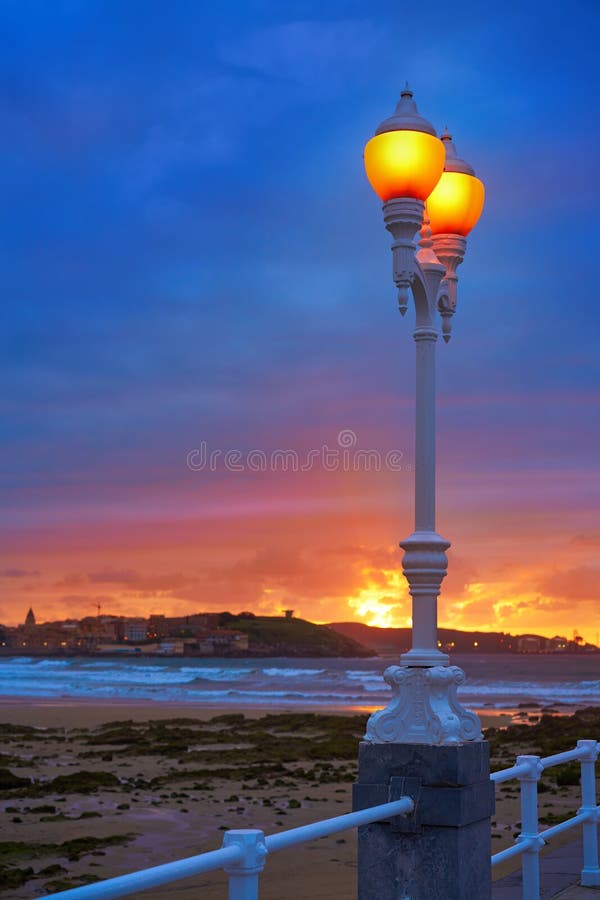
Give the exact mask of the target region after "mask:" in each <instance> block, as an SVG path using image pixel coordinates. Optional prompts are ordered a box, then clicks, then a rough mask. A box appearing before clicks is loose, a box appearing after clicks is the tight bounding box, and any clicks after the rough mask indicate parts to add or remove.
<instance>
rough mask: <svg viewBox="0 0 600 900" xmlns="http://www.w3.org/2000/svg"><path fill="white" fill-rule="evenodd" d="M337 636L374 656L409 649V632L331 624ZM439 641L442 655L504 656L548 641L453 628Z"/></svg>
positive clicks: (531, 649) (569, 648)
mask: <svg viewBox="0 0 600 900" xmlns="http://www.w3.org/2000/svg"><path fill="white" fill-rule="evenodd" d="M329 627H330V628H331V629H332V630H333V631H337V632H338V634H343V635H344V636H345V637H348V638H352V639H353V640H355V641H359V642H360V643H361V644H362V645H363V646H364V647H369V648H370V649H371V650H374V651H375V652H376V653H398V652H400V653H403V652H405V651H407V650H409V649H410V646H411V630H410V628H374V627H372V626H369V625H363V623H362V622H333V623H332V624H331V625H330V626H329ZM438 638H439V640H440V642H441V644H442V649H443V650H444V651H451V652H452V653H507V652H515V653H516V652H519V651H520V652H526V653H527V652H536V650H535V649H534V648H535V644H536V642H538V643H539V649H540V650H544V649H545V648H547V643H548V642H547V639H546V638H544V637H541V636H540V635H511V634H504V632H501V631H458V630H456V629H454V628H438ZM560 649H561V650H566V651H567V652H576V653H577V652H585V651H586V650H591V649H594V650H595V649H596V648H593V647H591V646H588V647H580V646H577V645H576V644H574V643H573V642H572V641H569V642H568V643H567V645H566V646H564V647H561V648H560Z"/></svg>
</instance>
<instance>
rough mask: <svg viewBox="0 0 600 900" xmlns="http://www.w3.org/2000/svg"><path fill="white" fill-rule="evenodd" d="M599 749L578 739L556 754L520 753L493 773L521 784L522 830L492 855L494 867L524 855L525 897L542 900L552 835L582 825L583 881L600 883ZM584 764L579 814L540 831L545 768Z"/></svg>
mask: <svg viewBox="0 0 600 900" xmlns="http://www.w3.org/2000/svg"><path fill="white" fill-rule="evenodd" d="M599 751H600V744H599V743H598V742H597V741H577V746H576V747H575V748H574V749H573V750H567V751H566V752H565V753H555V754H554V755H553V756H546V757H543V758H540V757H539V756H517V762H516V764H515V765H514V766H511V767H510V768H509V769H502V770H501V771H500V772H493V773H492V775H490V778H491V780H492V781H493V782H495V783H496V784H502V782H504V781H511V780H512V779H514V778H517V779H518V780H519V782H520V785H521V833H520V835H519V836H518V837H517V839H516V843H515V844H513V845H512V846H511V847H508V848H507V849H506V850H501V851H500V852H499V853H495V854H494V855H493V856H492V866H496V865H498V863H501V862H504V861H505V860H507V859H511V858H512V857H513V856H519V855H520V856H521V868H522V873H523V900H539V897H540V860H539V853H540V850H541V849H542V847H543V846H544V844H545V843H546V841H547V840H548V839H549V838H553V837H555V836H556V835H557V834H562V832H563V831H568V830H569V829H570V828H575V827H576V826H577V825H581V826H582V829H583V869H582V870H581V884H582V885H585V886H587V887H596V886H598V885H600V868H599V867H598V822H599V821H600V807H598V805H597V802H596V772H595V763H596V759H597V757H598V753H599ZM567 762H579V763H580V764H581V806H580V808H579V809H578V810H577V814H576V815H574V816H572V817H571V818H570V819H566V820H565V821H564V822H560V823H559V824H558V825H552V826H551V827H550V828H546V829H545V830H544V831H542V832H540V829H539V823H538V781H539V779H540V775H541V774H542V772H543V771H544V770H545V769H549V768H551V767H552V766H559V765H561V764H562V763H567Z"/></svg>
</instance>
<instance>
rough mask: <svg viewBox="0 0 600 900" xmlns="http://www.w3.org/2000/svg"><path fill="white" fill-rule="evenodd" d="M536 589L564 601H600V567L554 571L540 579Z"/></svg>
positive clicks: (581, 567) (583, 566)
mask: <svg viewBox="0 0 600 900" xmlns="http://www.w3.org/2000/svg"><path fill="white" fill-rule="evenodd" d="M538 588H539V590H540V591H541V592H542V593H543V594H547V595H549V596H550V597H552V598H554V602H556V601H557V599H558V598H561V599H562V600H565V601H581V600H583V601H591V600H593V601H595V602H596V603H597V602H598V601H599V600H600V566H598V565H582V566H578V567H576V568H573V569H567V570H566V571H565V570H559V569H555V570H554V571H553V572H552V573H550V574H548V575H547V576H546V577H544V578H542V579H541V580H540V581H539V583H538Z"/></svg>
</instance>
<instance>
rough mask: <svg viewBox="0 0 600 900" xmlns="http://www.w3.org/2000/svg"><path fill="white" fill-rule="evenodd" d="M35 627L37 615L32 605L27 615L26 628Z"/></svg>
mask: <svg viewBox="0 0 600 900" xmlns="http://www.w3.org/2000/svg"><path fill="white" fill-rule="evenodd" d="M34 627H35V615H34V612H33V609H32V608H31V606H30V607H29V612H28V613H27V615H26V616H25V628H34Z"/></svg>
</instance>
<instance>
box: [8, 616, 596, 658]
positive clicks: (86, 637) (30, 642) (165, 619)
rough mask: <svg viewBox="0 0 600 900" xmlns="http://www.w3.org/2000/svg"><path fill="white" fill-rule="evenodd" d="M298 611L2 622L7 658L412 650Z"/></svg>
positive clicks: (526, 641) (480, 649)
mask: <svg viewBox="0 0 600 900" xmlns="http://www.w3.org/2000/svg"><path fill="white" fill-rule="evenodd" d="M293 613H294V611H293V610H285V611H284V615H282V616H261V615H255V614H254V613H252V612H241V613H237V614H236V613H230V612H221V613H212V612H211V613H204V612H200V613H194V614H190V615H186V616H165V615H162V614H154V615H150V616H148V617H147V618H143V617H140V616H122V615H121V616H116V615H104V614H103V615H100V614H98V615H96V616H86V617H84V618H82V619H64V620H61V621H52V622H42V623H39V622H37V621H36V617H35V614H34V612H33V609H31V608H30V609H29V612H28V613H27V616H26V617H25V622H24V623H23V624H22V625H17V626H7V625H1V624H0V657H2V656H4V657H11V656H36V657H38V656H39V657H47V656H52V657H54V656H62V657H64V656H119V657H140V656H144V657H152V656H159V657H172V656H175V657H177V656H185V657H215V658H222V657H234V658H235V657H237V658H252V657H266V658H268V657H292V658H293V657H295V658H319V657H322V658H324V657H340V658H353V657H354V658H361V657H363V658H365V657H373V656H386V655H388V654H389V655H391V654H397V653H402V652H405V651H406V650H408V649H409V648H410V644H411V629H410V628H380V627H375V626H369V625H365V624H363V623H361V622H333V623H330V624H328V625H317V624H315V623H313V622H309V621H307V620H305V619H301V618H297V617H295V616H294V614H293ZM438 646H439V647H440V649H442V650H444V651H446V652H449V653H480V654H481V653H483V654H486V653H527V654H532V653H534V654H539V653H552V654H570V653H576V654H582V653H586V654H587V653H600V649H599V648H598V647H597V646H596V645H595V644H590V643H586V642H584V640H583V638H581V637H580V636H579V635H578V634H577V633H576V632H574V633H573V637H572V639H569V638H567V637H564V636H561V635H555V636H554V637H552V638H548V637H544V636H542V635H538V634H518V635H511V634H507V633H505V632H500V631H485V632H484V631H460V630H457V629H451V628H439V629H438Z"/></svg>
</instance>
